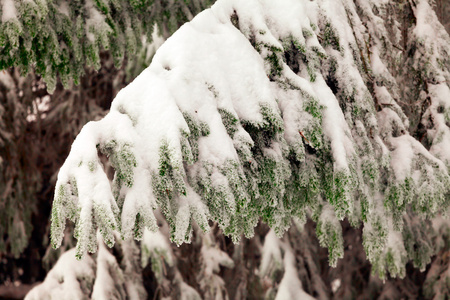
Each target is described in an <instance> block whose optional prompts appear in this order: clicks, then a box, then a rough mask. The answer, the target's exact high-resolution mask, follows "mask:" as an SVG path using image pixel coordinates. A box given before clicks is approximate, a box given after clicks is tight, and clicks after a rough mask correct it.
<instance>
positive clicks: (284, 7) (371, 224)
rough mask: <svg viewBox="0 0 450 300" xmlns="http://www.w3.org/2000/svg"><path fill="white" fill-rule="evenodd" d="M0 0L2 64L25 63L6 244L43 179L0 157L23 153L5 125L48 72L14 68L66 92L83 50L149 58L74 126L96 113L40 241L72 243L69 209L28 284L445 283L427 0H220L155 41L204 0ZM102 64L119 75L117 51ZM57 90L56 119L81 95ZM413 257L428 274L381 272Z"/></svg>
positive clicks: (113, 294) (444, 63) (81, 288)
mask: <svg viewBox="0 0 450 300" xmlns="http://www.w3.org/2000/svg"><path fill="white" fill-rule="evenodd" d="M1 4H2V5H1V8H0V9H1V14H2V24H1V27H0V48H1V51H2V52H1V53H2V54H1V55H0V57H2V58H1V59H0V61H1V65H0V66H1V67H2V68H7V67H17V68H16V69H15V70H13V71H8V72H7V73H2V75H1V77H0V83H1V84H2V87H3V89H2V90H1V94H0V96H2V95H3V96H2V97H3V98H2V99H5V102H4V103H5V104H3V101H2V104H1V105H0V116H1V118H0V129H1V131H0V134H1V136H0V138H1V139H0V142H3V145H0V146H3V148H0V149H1V151H2V159H3V161H2V164H1V166H2V168H3V169H2V170H1V171H2V173H1V176H3V178H0V179H1V180H0V184H2V186H4V189H3V190H4V194H5V197H4V198H3V197H2V201H3V202H4V203H5V207H6V208H7V209H5V210H0V220H2V221H1V222H2V223H1V224H0V234H3V235H5V234H7V236H9V237H10V238H9V239H8V240H6V243H4V241H1V240H0V251H2V250H4V249H7V248H8V251H12V252H13V253H15V254H16V255H18V254H19V253H20V252H21V251H22V249H23V248H24V247H25V246H26V244H27V237H28V236H29V235H30V232H31V226H30V223H27V220H29V219H30V216H31V211H32V209H33V207H34V205H33V201H32V195H33V193H35V191H36V190H39V188H40V187H39V182H40V181H41V178H40V177H39V175H36V176H35V175H34V174H37V173H38V172H30V173H29V174H32V175H31V176H30V175H29V174H27V173H25V175H21V173H20V172H19V173H11V172H16V171H15V170H14V169H11V168H8V167H7V166H8V164H10V163H13V162H14V161H18V160H19V161H20V160H21V159H23V157H26V158H27V159H29V161H30V163H26V164H27V165H30V166H31V167H32V168H33V166H34V164H33V163H32V161H33V160H34V159H35V158H34V157H33V156H30V157H27V156H26V155H24V154H20V155H17V153H18V152H19V153H20V149H21V148H17V147H24V145H26V141H24V142H23V144H19V143H10V142H9V141H11V140H12V139H13V135H11V134H10V133H9V131H10V128H13V127H14V124H16V123H18V124H19V123H20V122H19V121H18V120H19V119H20V118H21V119H25V118H27V117H29V116H30V110H29V107H30V106H32V105H33V104H32V103H28V102H27V101H29V102H30V101H32V99H36V96H35V94H36V93H35V91H36V90H37V88H36V86H39V87H40V89H42V85H40V82H39V81H36V80H32V79H31V78H32V77H33V74H31V75H29V77H28V78H29V79H28V80H25V79H24V78H22V77H20V76H19V73H18V69H20V71H21V73H22V74H26V73H27V72H36V73H37V74H39V75H42V77H43V80H44V81H45V82H46V84H47V87H48V89H49V91H50V92H54V93H55V95H59V96H61V97H63V96H64V92H63V91H64V90H63V87H62V86H61V84H57V80H58V78H60V80H61V83H62V84H63V85H64V86H65V87H69V86H70V85H71V83H72V81H73V82H74V83H75V84H78V83H81V85H82V86H83V87H87V86H89V83H83V82H82V81H83V78H84V77H83V74H84V73H85V72H87V73H89V72H90V71H89V69H87V68H85V66H86V65H87V66H91V67H93V68H94V69H96V70H100V72H102V69H99V68H100V66H101V63H100V62H101V61H102V57H101V56H102V55H107V56H108V57H109V58H108V59H107V61H108V64H109V65H110V67H111V69H113V66H112V65H113V64H114V65H115V66H116V67H119V66H120V64H121V63H122V61H123V60H124V57H125V56H128V57H132V56H136V57H137V60H135V62H133V63H131V64H129V65H128V66H127V68H128V73H129V74H136V72H138V70H139V69H140V66H141V65H143V64H145V63H146V62H148V61H149V60H151V59H153V62H152V64H151V65H150V67H148V69H146V70H145V71H143V72H142V74H141V75H140V76H138V77H137V78H136V80H134V81H133V82H132V83H131V84H129V85H128V86H127V87H126V88H124V89H123V90H122V91H121V92H120V93H119V94H118V95H117V97H116V98H115V100H114V101H113V103H112V105H111V109H110V111H109V113H107V114H106V116H104V115H105V113H104V111H103V110H102V109H98V107H97V108H96V107H94V108H93V109H92V110H91V111H90V112H89V113H88V114H87V115H88V116H89V117H87V116H86V118H83V120H77V121H75V122H77V123H76V124H75V125H73V126H72V125H71V126H72V127H71V128H70V129H68V130H67V131H68V132H71V134H74V133H77V132H78V130H79V129H80V127H81V125H83V124H84V123H85V121H87V119H88V118H90V119H92V116H93V115H95V116H97V118H96V120H97V121H95V122H90V123H88V124H86V125H85V126H84V127H83V129H82V130H81V132H80V133H79V135H78V137H77V138H76V140H75V141H74V143H73V145H72V149H71V152H70V154H69V156H68V157H67V159H66V161H65V163H64V165H63V167H62V168H61V170H60V172H59V175H58V181H57V184H56V189H55V198H54V202H53V208H52V212H51V219H52V225H51V244H52V246H53V247H55V248H56V247H59V246H60V245H61V244H63V245H64V246H63V249H62V252H63V251H65V250H66V248H70V244H71V242H70V241H69V242H68V241H67V236H68V234H70V233H71V231H72V229H71V228H70V226H69V228H67V227H66V219H69V220H71V221H72V222H74V223H75V229H74V231H73V234H74V236H75V238H76V239H77V245H76V248H75V249H73V250H68V252H67V253H64V254H63V255H62V256H61V258H60V260H59V261H58V263H57V264H56V265H55V266H54V268H53V269H52V271H50V272H49V274H48V276H47V279H46V280H45V281H44V283H43V284H42V285H40V286H38V287H37V288H35V289H33V290H32V292H31V293H30V294H29V295H28V296H27V298H28V299H43V298H49V297H65V296H67V295H68V293H71V292H72V291H73V290H74V291H75V293H74V294H73V295H72V296H73V298H75V299H83V298H87V297H91V298H94V299H105V298H108V299H124V298H131V299H142V298H145V297H146V296H147V293H148V292H149V291H152V292H153V293H154V294H155V296H158V297H161V298H163V297H172V298H175V299H228V298H231V299H234V298H236V299H241V298H252V297H253V298H262V297H265V298H267V299H295V298H296V297H299V295H301V296H302V297H303V298H308V297H310V295H312V296H314V297H316V298H320V299H327V298H330V297H332V296H334V297H337V298H345V297H347V298H349V297H350V298H354V297H356V295H358V296H359V297H363V298H368V297H373V296H374V295H378V296H379V297H381V298H382V297H388V298H389V297H390V298H399V297H400V296H407V297H412V298H414V297H419V295H420V296H423V297H426V298H430V299H431V298H436V299H440V298H443V299H444V298H445V297H448V296H449V294H450V293H449V287H448V272H449V270H450V264H449V263H448V259H446V255H448V251H449V249H450V245H449V244H448V241H449V237H450V226H449V221H448V213H449V205H450V173H449V168H450V152H449V151H448V149H450V102H449V101H450V100H449V99H450V88H449V87H450V72H449V70H450V61H449V54H450V38H449V35H448V33H447V32H445V30H444V27H443V26H442V25H441V24H440V22H439V21H438V19H437V17H436V15H435V13H434V12H433V10H432V7H431V5H432V4H433V3H432V1H428V0H418V1H400V2H390V1H372V0H369V1H360V0H353V1H351V0H348V1H347V0H342V1H334V0H317V1H306V0H305V1H303V0H301V1H293V0H284V1H276V2H274V1H267V0H252V1H245V2H244V1H237V0H236V1H234V0H219V1H217V3H216V4H215V5H214V6H213V7H212V8H211V9H208V10H206V11H204V12H203V13H201V14H200V15H198V16H197V17H196V18H195V19H194V20H193V21H191V22H190V23H188V24H186V25H185V26H184V27H183V28H181V29H180V30H178V31H177V32H176V33H175V34H174V35H173V37H172V38H170V39H169V40H168V41H167V42H166V43H165V44H164V45H163V46H162V47H161V49H160V50H159V51H158V52H157V54H156V55H155V56H154V57H153V58H152V51H151V50H150V51H149V50H148V49H149V48H148V47H146V45H147V43H148V42H151V41H152V39H153V38H154V37H155V31H154V25H155V24H157V25H158V29H159V30H160V33H161V34H162V35H163V36H165V37H168V35H169V34H171V33H173V32H174V31H175V30H176V28H177V27H178V26H179V25H181V24H182V23H184V22H185V21H187V20H188V19H191V18H192V17H193V15H194V14H195V13H194V12H197V11H199V10H201V9H203V8H205V7H207V6H208V5H209V4H210V3H209V2H208V1H203V2H198V1H131V2H128V1H125V2H124V1H95V2H90V1H74V2H73V1H71V2H67V3H66V2H64V1H28V0H27V1H12V0H3V1H2V2H1ZM144 35H146V37H145V38H143V36H144ZM101 50H106V51H107V52H102V51H101ZM107 53H109V54H107ZM109 55H110V56H109ZM112 74H113V75H105V78H111V80H110V81H113V80H114V84H115V90H118V89H119V88H120V87H121V86H122V84H123V83H124V81H122V80H123V78H124V76H125V75H124V68H122V69H121V70H119V71H118V73H117V71H114V72H113V73H112ZM108 76H109V77H108ZM115 76H117V78H120V80H118V79H117V78H115ZM131 76H132V75H131ZM73 89H74V90H77V88H76V87H75V88H73ZM17 90H21V91H23V92H22V93H23V94H21V96H18V94H17V93H16V92H15V91H17ZM65 95H66V96H67V94H65ZM68 96H69V97H68V98H69V99H70V100H69V101H67V100H61V103H62V104H63V105H62V106H61V105H59V106H58V105H57V106H55V107H58V109H55V110H53V112H52V113H49V115H48V117H46V118H45V119H47V120H48V123H51V122H52V120H55V119H57V118H58V116H66V114H67V113H63V112H62V111H64V110H65V108H64V107H67V105H69V106H70V107H72V108H73V107H75V106H78V105H80V104H87V103H89V101H85V102H82V100H81V98H82V96H81V95H78V96H77V97H73V94H70V92H69V95H68ZM30 99H31V100H30ZM50 99H53V98H50ZM52 101H53V100H52ZM50 103H54V102H50ZM68 103H72V104H68ZM103 106H105V105H103ZM11 107H14V108H15V111H17V116H21V117H20V118H11V117H9V116H10V115H8V114H5V111H6V110H7V109H9V108H11ZM104 108H106V107H104ZM2 109H3V110H2ZM67 111H68V110H66V112H67ZM35 112H36V113H39V110H38V109H37V108H36V110H35ZM75 115H76V116H78V115H80V116H85V115H86V114H85V113H83V112H82V109H80V113H77V114H75ZM3 116H5V117H3ZM103 116H104V118H103V119H101V120H99V119H100V117H103ZM65 118H66V117H64V118H63V119H61V120H66V119H65ZM38 119H39V120H41V118H38ZM42 120H44V118H42ZM60 122H61V124H63V123H62V122H63V121H60ZM28 123H33V122H32V121H29V122H28ZM28 123H27V122H22V123H20V124H19V126H15V127H16V128H17V132H18V133H17V135H18V136H23V135H24V132H26V130H27V128H29V124H28ZM8 143H10V144H11V145H12V146H9V144H8ZM4 145H6V146H4ZM5 157H6V158H7V160H4V158H5ZM111 174H113V175H112V176H110V175H111ZM20 176H22V177H20ZM8 178H11V179H10V180H8ZM15 178H19V180H18V179H15ZM20 178H24V179H23V180H22V179H20ZM23 182H27V183H28V186H25V187H24V188H22V189H21V186H20V185H21V184H22V183H23ZM17 193H19V194H17ZM5 199H6V200H5ZM14 199H28V200H27V201H28V202H25V201H12V200H14ZM22 206H23V207H26V209H20V208H21V207H22ZM2 214H3V216H4V217H5V218H2ZM261 221H262V223H261ZM265 224H267V225H268V227H270V229H269V228H267V227H266V225H265ZM224 235H225V237H224ZM13 236H17V237H20V238H17V239H14V240H13V239H11V237H13ZM133 237H134V238H135V239H136V240H138V241H140V242H139V244H140V250H139V247H138V246H137V243H136V242H134V241H132V240H131V238H133ZM228 237H230V238H228ZM242 237H246V238H251V239H249V240H248V239H243V238H242ZM361 239H362V240H361ZM231 241H233V243H234V244H233V243H231ZM170 242H173V243H176V244H177V245H179V247H176V246H174V244H173V243H172V244H171V243H170ZM8 243H12V244H8ZM185 243H191V245H190V246H186V244H185ZM105 244H106V245H107V246H108V247H113V250H108V249H107V248H106V247H105ZM319 245H320V247H322V248H320V247H319ZM87 252H90V253H95V252H97V253H96V254H93V255H87ZM48 253H50V250H49V252H48ZM139 253H140V254H139ZM249 253H251V254H249ZM324 254H326V255H327V256H328V262H327V266H325V265H322V264H321V262H322V261H323V260H322V259H320V258H318V257H323V255H324ZM49 256H51V254H49ZM75 256H76V257H77V258H78V259H80V260H81V262H78V261H76V260H74V259H73V258H74V257H75ZM433 257H434V258H433ZM366 258H367V260H368V261H369V262H370V265H367V264H365V263H364V261H365V259H366ZM430 263H431V266H430V267H429V268H428V269H426V268H427V266H429V265H430ZM328 264H329V265H330V266H332V267H334V268H335V269H328V268H327V267H328ZM413 267H414V268H416V269H417V271H414V272H417V273H414V272H412V271H411V270H412V268H413ZM324 268H327V270H329V271H328V272H329V273H328V274H326V275H323V272H321V270H323V269H324ZM358 268H359V269H358ZM364 268H367V269H370V270H371V271H370V272H371V274H372V276H369V274H368V271H364ZM408 268H409V269H408ZM196 269H198V271H193V270H196ZM149 270H151V271H149ZM425 270H426V271H427V273H426V275H424V276H426V277H424V276H422V277H423V279H421V280H422V281H421V285H423V288H420V289H419V290H414V289H411V290H407V289H405V288H404V286H401V285H400V286H395V287H393V285H394V283H393V282H395V281H393V280H392V278H393V277H399V278H405V277H406V279H408V278H411V277H410V276H414V274H418V272H419V271H420V272H423V271H425ZM148 272H150V273H151V274H152V276H154V277H152V276H150V279H152V280H153V279H154V282H156V284H157V288H149V287H148V284H149V283H148V280H149V278H147V277H146V276H145V275H144V276H143V275H142V274H149V273H148ZM321 273H322V274H321ZM411 274H413V275H411ZM358 276H359V277H358ZM418 276H419V275H417V277H418ZM355 278H356V279H355ZM358 278H360V279H358ZM378 278H380V279H382V280H383V281H384V280H387V282H386V284H382V283H381V281H380V280H379V279H378ZM358 280H359V281H358ZM396 282H397V283H398V282H399V281H396ZM149 296H150V295H149Z"/></svg>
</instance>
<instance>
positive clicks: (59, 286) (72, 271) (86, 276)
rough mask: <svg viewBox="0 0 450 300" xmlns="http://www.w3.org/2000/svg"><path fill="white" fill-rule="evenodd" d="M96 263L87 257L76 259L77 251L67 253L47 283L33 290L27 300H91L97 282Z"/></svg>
mask: <svg viewBox="0 0 450 300" xmlns="http://www.w3.org/2000/svg"><path fill="white" fill-rule="evenodd" d="M95 276H96V274H95V261H94V259H93V258H92V257H91V256H85V257H83V258H82V259H81V260H80V261H77V260H76V259H75V249H72V250H69V251H67V252H65V253H64V254H63V255H61V257H60V258H59V260H58V262H57V263H56V265H55V266H54V267H53V269H52V270H51V271H50V272H49V273H48V274H47V277H46V278H45V281H44V282H43V283H41V284H40V285H38V286H36V287H35V288H33V289H32V290H31V291H30V292H29V293H28V294H27V297H26V299H27V300H32V299H74V300H75V299H89V295H90V293H91V290H92V287H93V284H94V280H95Z"/></svg>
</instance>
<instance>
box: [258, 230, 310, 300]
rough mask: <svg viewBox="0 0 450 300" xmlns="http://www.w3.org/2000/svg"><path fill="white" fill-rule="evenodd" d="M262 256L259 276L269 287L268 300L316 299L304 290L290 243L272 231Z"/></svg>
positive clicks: (266, 296) (265, 241)
mask: <svg viewBox="0 0 450 300" xmlns="http://www.w3.org/2000/svg"><path fill="white" fill-rule="evenodd" d="M262 254H263V256H262V261H261V269H260V274H259V275H260V276H261V277H262V278H264V280H265V282H266V284H267V285H268V289H267V291H266V295H265V298H266V299H277V300H281V299H308V300H309V299H314V298H313V297H311V296H310V295H309V294H307V293H306V292H305V291H304V290H303V289H302V282H301V281H300V279H299V278H298V270H297V267H296V264H297V262H296V260H295V254H294V252H293V249H292V248H291V246H290V245H289V242H288V241H286V240H284V241H283V240H281V239H279V238H278V237H277V236H276V234H275V232H274V231H273V230H270V231H269V232H268V233H267V235H266V236H265V240H264V246H263V251H262ZM281 274H282V277H281V276H280V275H281ZM278 281H279V282H278Z"/></svg>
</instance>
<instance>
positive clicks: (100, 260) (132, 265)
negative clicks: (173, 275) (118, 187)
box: [25, 239, 147, 300]
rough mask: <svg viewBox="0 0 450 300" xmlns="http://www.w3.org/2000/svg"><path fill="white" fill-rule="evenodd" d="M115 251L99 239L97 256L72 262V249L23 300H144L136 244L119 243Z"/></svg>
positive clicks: (73, 256)
mask: <svg viewBox="0 0 450 300" xmlns="http://www.w3.org/2000/svg"><path fill="white" fill-rule="evenodd" d="M115 251H116V252H117V253H118V254H115V255H113V254H112V253H111V252H110V251H109V250H108V249H107V248H106V246H105V244H104V243H103V242H101V240H100V239H99V249H98V253H97V254H96V255H94V256H85V257H83V258H82V259H81V261H77V260H76V259H75V252H76V249H75V248H73V249H71V250H69V251H67V252H65V253H64V254H63V255H61V257H60V258H59V260H58V262H57V263H56V265H55V266H54V267H53V268H52V269H51V270H50V272H49V273H48V274H47V277H46V278H45V280H44V282H43V283H41V284H39V285H37V286H36V287H35V288H33V289H32V290H31V291H30V292H29V293H28V294H27V297H26V298H25V299H27V300H29V299H115V300H119V299H145V298H146V297H147V292H146V291H145V289H144V286H143V281H142V276H141V270H142V269H141V267H140V255H139V254H140V252H139V248H138V247H137V245H136V243H135V242H134V241H133V240H128V241H119V242H118V243H117V244H116V245H115Z"/></svg>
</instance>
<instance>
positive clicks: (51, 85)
mask: <svg viewBox="0 0 450 300" xmlns="http://www.w3.org/2000/svg"><path fill="white" fill-rule="evenodd" d="M211 3H212V2H211V1H202V0H192V1H161V0H156V1H147V0H136V1H119V0H111V1H109V0H98V1H93V0H77V1H64V0H20V1H16V0H4V1H2V2H1V5H0V16H1V24H0V69H5V68H9V67H19V68H20V69H21V71H22V72H23V73H24V74H26V73H27V72H29V71H30V70H31V69H34V70H35V72H36V74H38V75H41V76H42V77H43V78H44V81H45V82H46V84H47V87H48V90H49V91H50V92H52V91H53V90H54V89H55V87H56V83H57V77H59V78H60V79H61V81H62V83H63V84H64V86H66V87H68V86H69V85H70V84H71V83H72V82H73V83H75V84H78V82H79V80H80V76H82V75H83V73H84V66H86V65H87V66H92V67H94V68H95V69H97V70H98V69H99V68H100V50H102V49H105V50H108V51H109V52H110V53H111V54H112V56H113V59H114V63H115V65H116V66H120V65H121V63H122V61H123V59H124V57H125V55H128V56H129V57H133V56H134V55H135V54H136V51H138V50H139V49H140V48H141V46H142V45H141V43H142V36H143V35H145V36H147V40H148V41H151V39H152V33H153V27H154V25H155V24H157V25H158V28H159V29H160V31H161V34H162V35H163V36H165V37H166V38H167V37H168V36H169V35H170V34H172V33H173V32H174V31H175V30H176V29H178V27H179V26H181V24H183V23H185V22H187V21H189V20H190V19H191V18H192V17H193V16H194V15H195V14H196V13H198V12H199V11H201V10H203V9H205V8H206V7H208V6H209V5H211Z"/></svg>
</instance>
